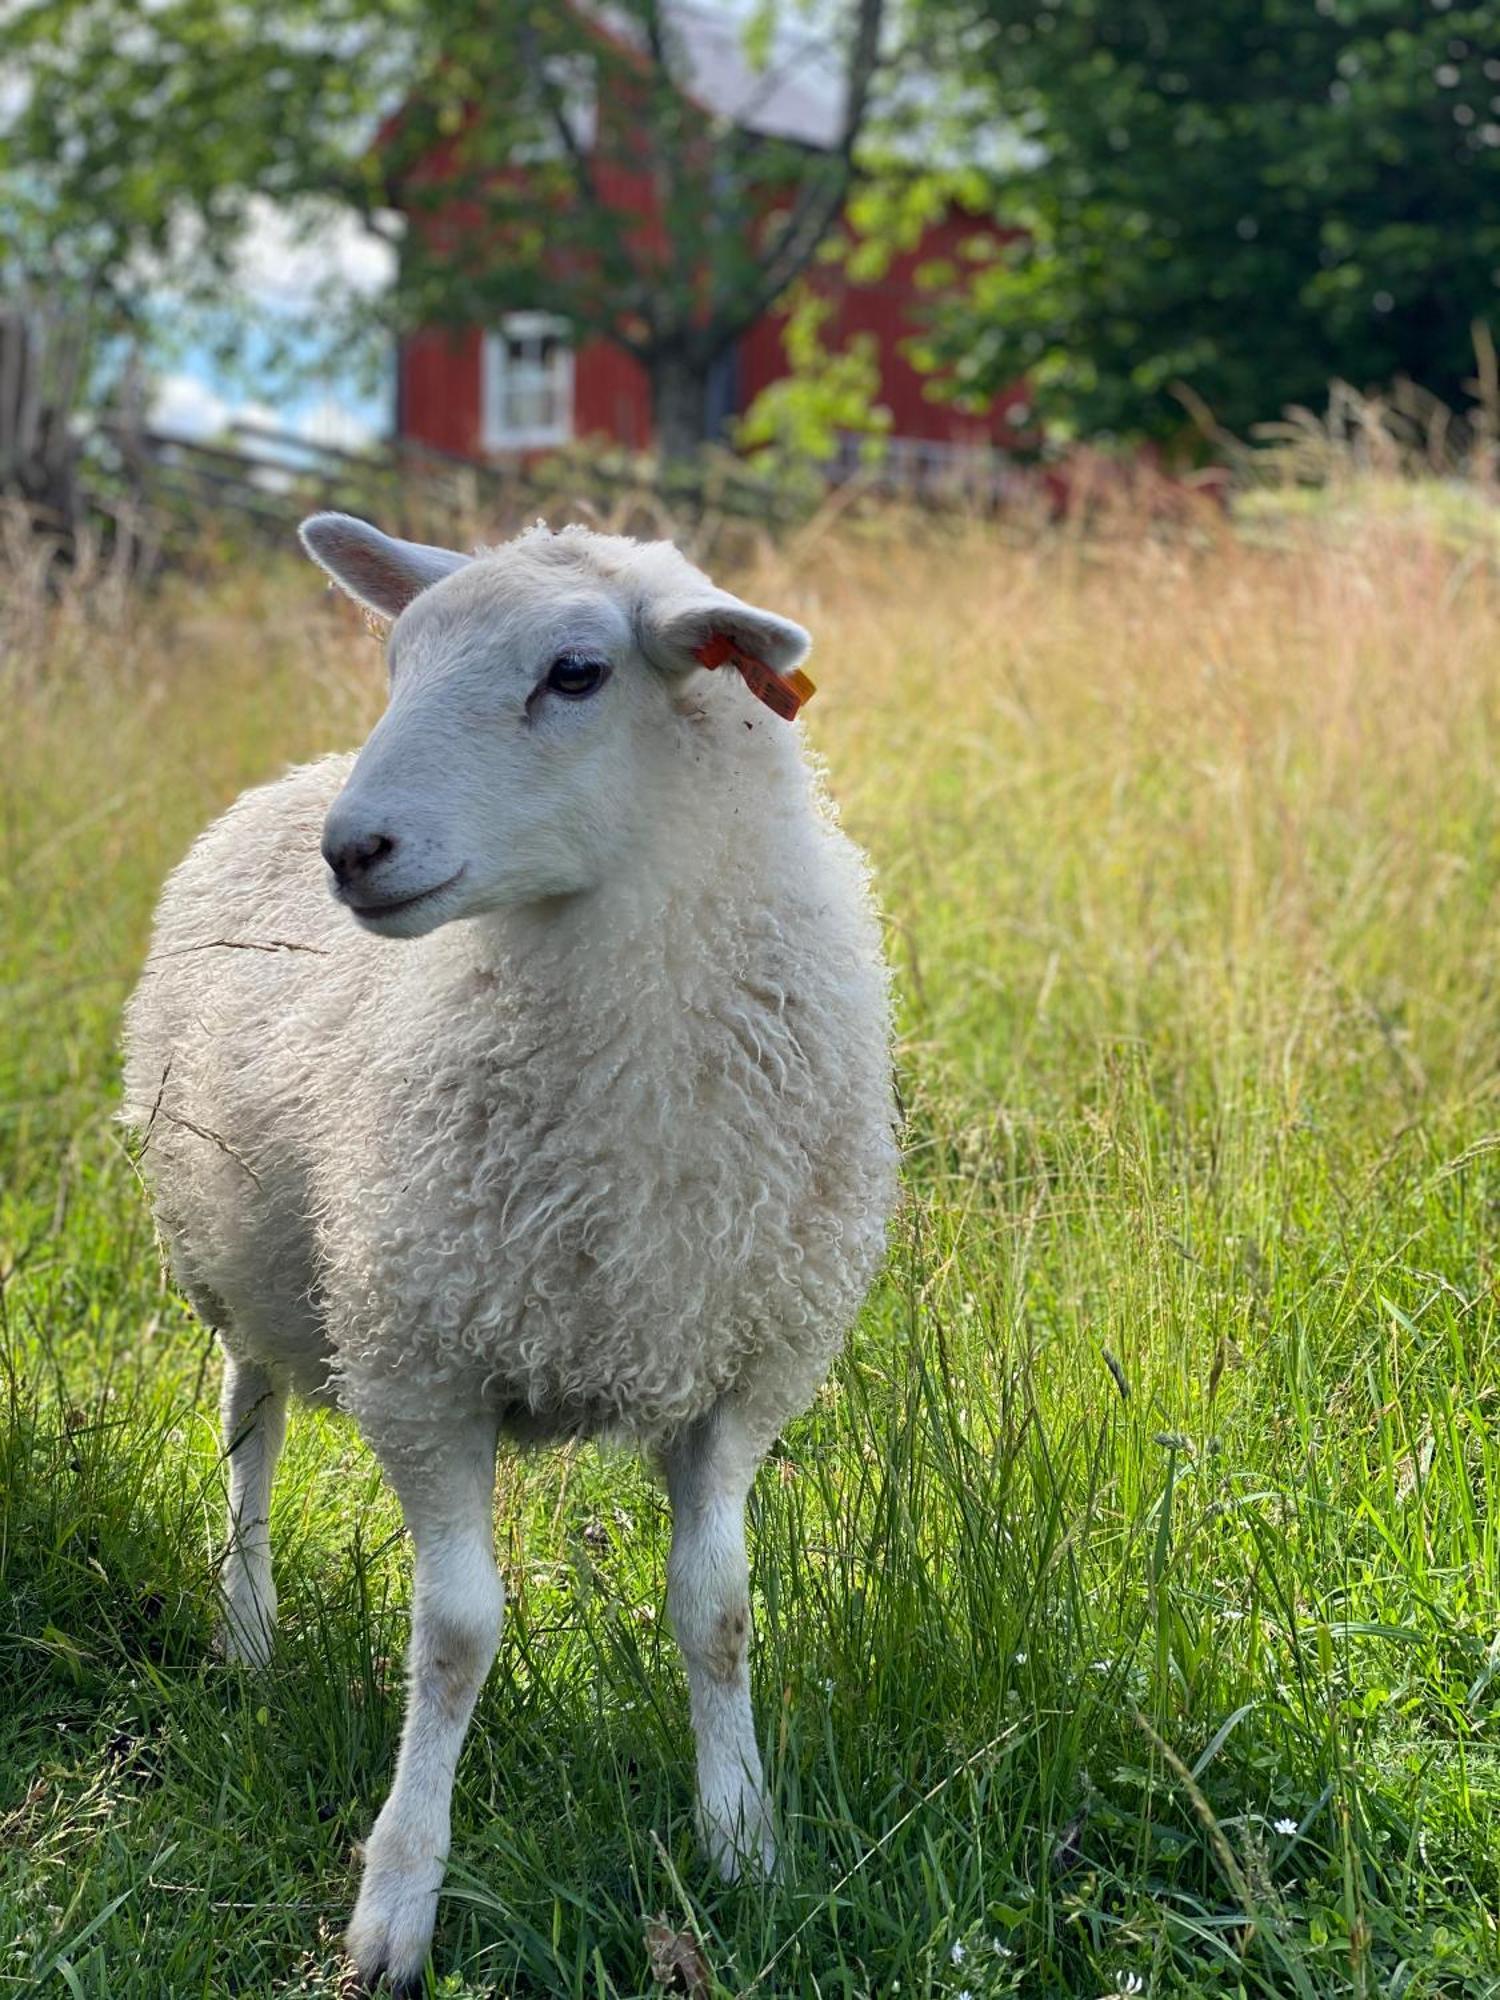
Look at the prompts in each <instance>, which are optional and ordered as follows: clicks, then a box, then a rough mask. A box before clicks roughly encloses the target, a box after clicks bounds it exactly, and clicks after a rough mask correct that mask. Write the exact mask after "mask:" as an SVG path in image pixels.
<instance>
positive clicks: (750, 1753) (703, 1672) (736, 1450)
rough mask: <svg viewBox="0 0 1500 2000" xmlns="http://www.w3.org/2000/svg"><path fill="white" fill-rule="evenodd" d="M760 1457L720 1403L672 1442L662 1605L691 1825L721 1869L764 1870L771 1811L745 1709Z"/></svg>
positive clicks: (770, 1859) (771, 1851) (730, 1875)
mask: <svg viewBox="0 0 1500 2000" xmlns="http://www.w3.org/2000/svg"><path fill="white" fill-rule="evenodd" d="M760 1457H761V1454H760V1452H759V1451H758V1450H756V1449H755V1447H754V1445H753V1444H752V1442H751V1439H750V1437H749V1436H748V1434H747V1432H746V1430H745V1428H744V1426H743V1424H742V1423H741V1421H740V1420H739V1418H738V1417H737V1416H736V1414H735V1413H734V1411H733V1409H732V1408H731V1407H729V1406H726V1405H722V1404H721V1405H720V1407H719V1408H718V1409H717V1410H715V1411H713V1412H712V1413H711V1414H710V1415H709V1416H708V1417H706V1418H704V1419H703V1420H702V1421H701V1422H699V1423H697V1424H694V1425H692V1426H691V1427H690V1429H688V1430H687V1431H685V1432H684V1433H683V1435H682V1436H681V1437H679V1438H676V1439H674V1440H673V1441H672V1443H671V1445H670V1446H669V1447H668V1448H667V1451H666V1454H665V1460H666V1474H667V1490H668V1492H669V1493H670V1495H671V1499H672V1549H671V1554H670V1555H669V1557H668V1560H667V1610H668V1613H669V1615H670V1617H671V1620H672V1627H673V1630H674V1631H675V1632H676V1634H677V1643H678V1645H679V1646H680V1647H681V1649H682V1656H683V1660H684V1663H685V1665H686V1667H687V1681H688V1697H689V1701H690V1704H691V1708H692V1717H693V1734H694V1736H695V1738H696V1739H697V1752H698V1826H699V1831H700V1833H701V1835H702V1837H703V1842H704V1845H705V1846H706V1847H707V1849H708V1852H709V1855H710V1857H711V1859H712V1860H713V1861H714V1862H715V1864H716V1865H717V1867H718V1869H719V1871H720V1873H721V1874H722V1875H724V1877H725V1878H726V1879H727V1880H729V1881H734V1880H735V1879H736V1878H737V1877H738V1876H739V1875H741V1874H742V1873H747V1872H748V1873H752V1874H759V1875H769V1874H770V1873H771V1872H772V1871H773V1869H774V1868H775V1865H776V1849H775V1843H774V1841H773V1839H772V1833H771V1809H770V1805H769V1803H768V1801H767V1799H766V1792H765V1783H764V1780H763V1778H762V1776H761V1765H760V1751H759V1750H758V1749H757V1747H756V1742H755V1720H754V1717H753V1716H752V1714H751V1710H750V1667H749V1650H750V1568H749V1563H748V1561H747V1558H746V1555H745V1502H746V1499H747V1498H748V1496H749V1492H750V1487H751V1484H752V1483H753V1481H754V1479H755V1473H756V1468H757V1466H758V1465H759V1463H760Z"/></svg>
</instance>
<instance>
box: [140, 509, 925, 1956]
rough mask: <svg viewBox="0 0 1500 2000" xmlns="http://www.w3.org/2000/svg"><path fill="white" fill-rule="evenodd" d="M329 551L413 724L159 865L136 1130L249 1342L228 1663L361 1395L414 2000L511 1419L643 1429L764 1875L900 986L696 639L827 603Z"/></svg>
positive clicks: (728, 1763) (722, 1776) (637, 1432)
mask: <svg viewBox="0 0 1500 2000" xmlns="http://www.w3.org/2000/svg"><path fill="white" fill-rule="evenodd" d="M302 536H303V540H304V542H305V544H306V546H307V548H308V550H309V551H310V552H311V554H312V555H313V556H314V557H315V559H316V560H317V561H318V562H319V563H321V564H322V565H323V567H324V568H325V569H327V570H328V571H329V573H330V574H331V575H332V576H333V577H334V578H335V579H336V580H337V581H338V582H339V583H340V584H341V585H342V586H343V587H344V589H345V590H346V591H348V592H349V593H350V595H351V596H353V597H355V598H356V599H358V600H359V601H360V602H361V603H362V604H364V605H366V606H368V607H369V608H370V609H372V610H373V611H375V612H377V613H379V614H381V615H383V616H385V617H388V618H394V619H395V625H394V627H393V629H392V631H391V635H390V674H391V696H390V703H389V706H388V708H387V711H386V713H385V715H384V717H383V718H382V719H381V721H380V723H379V724H378V726H377V727H376V729H375V731H374V733H373V734H372V735H371V737H370V739H369V741H368V742H367V743H366V744H365V746H364V748H363V750H362V751H360V753H359V755H358V756H357V757H347V756H335V757H328V758H325V759H323V760H322V761H321V762H319V763H315V764H310V765H307V766H304V767H303V768H301V769H298V770H294V771H291V772H290V773H288V775H287V776H285V777H283V778H281V779H280V780H279V781H278V782H276V783H274V784H271V785H267V786H264V787H263V788H261V789H259V790H256V791H251V792H247V793H246V794H245V795H244V796H243V797H242V798H240V799H239V800H238V801H237V802H236V803H235V804H234V805H233V806H231V807H230V809H229V811H228V812H227V813H225V814H224V816H223V818H222V819H220V820H218V821H217V822H216V823H215V824H214V825H213V826H211V827H210V828H209V829H208V831H207V832H206V833H204V834H203V835H202V836H201V838H200V839H199V840H198V842H197V843H196V845H195V846H194V847H193V849H192V851H191V853H190V854H189V855H188V857H187V859H186V860H185V861H184V862H183V863H182V864H181V866H180V867H179V868H178V869H177V870H176V871H175V873H174V874H173V875H172V876H171V878H170V880H169V881H168V883H167V886H166V888H165V890H164V892H163V895H162V899H161V904H160V907H159V909H158V911H157V916H156V928H155V933H154V937H153V941H152V947H151V953H150V957H149V959H148V962H147V966H146V969H145V972H144V974H143V976H142V979H141V982H140V985H139V986H138V988H137V990H136V993H135V996H134V998H133V1000H132V1002H131V1005H130V1011H129V1017H128V1024H127V1060H126V1105H125V1112H124V1116H125V1117H126V1118H127V1119H128V1120H130V1121H131V1122H132V1123H134V1124H135V1125H136V1126H137V1128H138V1129H139V1130H141V1131H143V1132H145V1133H146V1134H147V1141H146V1146H145V1150H144V1159H145V1163H146V1166H147V1168H148V1170H149V1172H150V1173H151V1175H152V1178H153V1181H154V1186H155V1198H156V1210H157V1216H158V1219H159V1222H160V1226H161V1229H162V1232H163V1234H164V1236H165V1238H166V1240H167V1243H168V1245H169V1247H170V1249H171V1252H172V1256H173V1260H174V1263H175V1267H176V1271H177V1274H178V1277H179V1279H180V1281H181V1283H182V1285H183V1288H184V1289H185V1291H186V1292H187V1294H188V1296H189V1297H190V1298H191V1299H192V1301H193V1303H194V1304H195V1306H196V1307H197V1309H198V1311H199V1312H200V1313H201V1314H202V1316H203V1317H204V1319H205V1320H206V1321H207V1322H208V1323H209V1324H211V1325H212V1326H214V1327H216V1328H217V1329H218V1331H219V1333H220V1336H221V1338H222V1341H223V1345H224V1348H225V1351H226V1357H227V1358H226V1367H225V1379H224V1393H223V1405H222V1414H223V1423H224V1433H225V1438H226V1445H227V1450H228V1463H229V1540H228V1547H227V1551H226V1555H225V1559H224V1566H223V1577H222V1589H223V1598H224V1620H225V1623H224V1644H225V1646H226V1649H227V1651H228V1652H229V1654H230V1655H231V1656H232V1657H234V1658H237V1659H239V1660H242V1661H246V1662H251V1663H259V1662H262V1661H264V1660H265V1658H266V1657H267V1653H268V1650H269V1645H270V1639H271V1633H272V1630H273V1625H274V1619H275V1606H276V1594H275V1590H274V1588H273V1585H272V1580H271V1563H270V1546H269V1536H268V1528H267V1522H268V1515H269V1508H270V1493H271V1479H272V1474H273V1471H274V1468H275V1463H276V1457H277V1453H278V1451H279V1449H280V1445H281V1441H282V1435H283V1431H284V1426H285V1410H286V1399H287V1395H288V1392H289V1391H290V1390H296V1391H298V1392H300V1393H301V1394H302V1395H304V1396H306V1397H308V1398H310V1399H312V1400H314V1401H319V1402H324V1403H336V1404H338V1405H339V1406H340V1407H342V1408H344V1409H346V1410H348V1411H350V1412H352V1414H353V1415H354V1417H355V1418H356V1419H357V1421H358V1423H359V1426H360V1428H361V1430H362V1431H363V1433H364V1435H365V1437H366V1438H367V1439H368V1440H369V1442H370V1444H371V1445H372V1447H373V1448H374V1450H375V1452H376V1454H377V1455H378V1457H379V1459H380V1462H381V1465H382V1467H383V1468H384V1470H385V1472H386V1474H387V1476H388V1477H389V1479H390V1480H391V1482H392V1484H393V1485H394V1487H395V1489H396V1491H397V1493H398V1495H399V1497H400V1501H401V1505H402V1508H403V1511H404V1513H405V1518H406V1521H407V1525H408V1527H409V1528H410V1530H411V1535H412V1539H413V1543H414V1545H415V1557H416V1571H415V1586H414V1605H413V1613H412V1635H411V1643H410V1647H409V1654H408V1667H409V1683H410V1685H409V1693H408V1699H407V1707H406V1715H405V1723H404V1728H403V1732H402V1738H401V1749H400V1755H399V1758H398V1761H397V1766H396V1777H395V1783H394V1785H393V1787H392V1790H391V1792H390V1796H389V1797H388V1799H387V1801H386V1804H385V1806H384V1808H383V1810H382V1811H381V1813H380V1815H379V1817H378V1819H377V1820H376V1822H375V1827H374V1831H373V1832H372V1834H371V1836H370V1839H369V1842H368V1844H367V1847H366V1853H365V1863H364V1874H363V1879H362V1883H361V1887H360V1892H359V1898H358V1902H357V1905H356V1908H355V1911H354V1916H353V1920H352V1922H351V1925H350V1929H349V1948H350V1951H351V1954H352V1956H353V1958H354V1960H355V1962H356V1964H357V1966H358V1969H359V1971H360V1973H361V1975H362V1976H363V1977H364V1978H365V1979H367V1980H371V1981H373V1980H374V1979H376V1978H378V1977H379V1976H380V1975H381V1974H382V1973H384V1974H385V1975H386V1976H387V1977H388V1978H389V1979H390V1980H391V1982H392V1984H393V1985H396V1986H398V1987H402V1986H410V1985H412V1984H414V1983H416V1982H419V1981H420V1978H421V1974H422V1967H423V1965H424V1962H425V1960H426V1957H427V1953H428V1948H429V1945H430V1941H431V1935H432V1928H433V1920H434V1915H435V1911H436V1905H437V1895H438V1889H439V1886H440V1883H441V1880H442V1875H443V1867H444V1862H445V1859H446V1856H447V1852H448V1844H449V1808H450V1799H451V1793H452V1785H453V1774H454V1767H455V1765H456V1763H457V1760H458V1755H459V1749H460V1746H461V1744H462V1741H463V1737H464V1732H465V1729H466V1727H467V1725H468V1720H469V1715H470V1712H471V1710H472V1708H473V1706H474V1702H475V1699H476V1697H477V1695H478V1692H479V1688H480V1685H481V1683H482V1682H483V1680H484V1677H485V1675H486V1673H487V1672H488V1670H489V1667H490V1663H491V1661H492V1660H493V1658H494V1654H495V1648H496V1644H497V1641H498V1637H499V1627H500V1615H501V1606H502V1601H503V1593H502V1587H501V1581H500V1577H499V1575H498V1573H497V1570H496V1567H495V1559H494V1553H493V1547H492V1518H491V1517H492V1510H493V1486H494V1472H495V1456H496V1448H497V1441H498V1440H499V1439H500V1438H505V1439H507V1440H511V1441H527V1442H529V1441H544V1440H551V1439H563V1438H575V1437H593V1436H604V1437H615V1438H624V1439H629V1440H633V1441H634V1442H636V1443H637V1444H638V1445H640V1446H641V1447H642V1448H644V1449H648V1450H650V1451H652V1452H653V1453H654V1454H656V1455H658V1456H659V1458H660V1460H661V1462H662V1465H663V1467H664V1470H665V1475H666V1482H667V1487H668V1491H669V1494H670V1498H671V1503H672V1512H673V1526H672V1543H671V1553H670V1557H669V1562H668V1584H667V1601H668V1609H669V1612H670V1615H671V1618H672V1622H673V1626H674V1629H675V1632H676V1634H677V1638H678V1641H679V1644H680V1646H681V1649H682V1653H683V1655H684V1658H685V1661H686V1666H687V1677H688V1686H689V1691H690V1697H691V1710H692V1720H693V1728H694V1732H695V1735H696V1739H697V1762H698V1802H699V1823H700V1827H701V1830H702V1834H703V1838H704V1840H705V1842H706V1845H707V1846H708V1848H709V1850H710V1853H711V1854H712V1856H713V1858H714V1859H715V1861H716V1862H717V1864H718V1865H719V1867H720V1868H721V1869H722V1871H723V1872H724V1874H725V1875H726V1876H729V1877H733V1876H734V1875H735V1874H736V1873H737V1872H738V1871H739V1870H740V1869H742V1868H748V1869H755V1870H761V1871H764V1870H768V1869H769V1868H771V1867H772V1866H773V1864H774V1849H773V1844H772V1832H771V1825H770V1817H769V1810H768V1806H767V1801H766V1795H765V1790H764V1785H763V1781H762V1775H761V1762H760V1755H759V1752H758V1750H757V1748H756V1741H755V1734H754V1726H753V1722H752V1718H751V1712H750V1697H749V1682H748V1672H747V1646H748V1637H749V1595H748V1570H747V1564H746V1556H745V1539H744V1508H745V1501H746V1497H747V1494H748V1492H749V1488H750V1485H751V1482H752V1480H753V1478H754V1476H755V1472H756V1468H757V1467H758V1465H759V1464H760V1462H761V1459H762V1458H763V1457H764V1455H765V1453H766V1451H767V1449H768V1447H769V1446H770V1444H771V1442H772V1440H773V1439H774V1437H775V1435H776V1433H777V1431H778V1430H779V1428H780V1427H781V1426H782V1425H783V1424H784V1423H785V1422H786V1420H787V1419H788V1418H789V1417H791V1416H793V1415H795V1414H796V1413H797V1412H799V1411H801V1410H802V1409H804V1408H805V1407H806V1406H807V1404H808V1403H809V1401H810V1400H811V1398H812V1396H813V1394H814V1393H815V1391H816V1389H817V1387H818V1384H819V1383H820V1382H821V1381H822V1379H823V1377H824V1375H825V1374H826V1372H827V1370H828V1368H829V1366H830V1364H831V1362H832V1359H833V1357H834V1355H835V1353H836V1351H837V1349H838V1347H839V1345H840V1342H841V1340H842V1338H843V1336H844V1334H845V1332H846V1330H847V1328H848V1326H849V1324H850V1322H851V1320H852V1318H853V1316H854V1314H855V1312H856V1310H857V1309H858V1306H859V1303H860V1301H861V1298H862V1297H863V1295H864V1292H865V1290H866V1288H867V1286H868V1285H869V1283H870V1280H871V1277H872V1275H873V1273H874V1272H875V1270H876V1267H877V1265H878V1263H879V1260H880V1257H881V1254H882V1247H883V1242H884V1234H885V1226H886V1221H887V1218H888V1216H889V1214H890V1211H891V1208H892V1204H893V1200H894V1195H895V1178H896V1149H895V1142H894V1136H893V1110H892V1095H891V1083H890V1068H889V1048H888V1043H889V1029H888V1009H887V990H886V977H885V972H884V968H883V965H882V958H881V950H880V941H879V935H878V929H877V923H876V918H875V914H874V911H873V908H872V905H871V900H870V896H869V893H868V888H867V883H866V876H865V869H864V866H863V863H862V861H861V858H860V856H859V854H858V852H857V851H856V849H855V848H854V847H853V846H852V845H851V844H850V843H849V841H848V840H846V839H845V838H844V837H843V835H842V834H840V833H839V832H838V830H837V828H836V827H835V825H834V824H833V822H832V819H831V816H830V814H829V812H828V809H827V807H826V804H825V802H824V800H823V798H822V797H821V794H820V788H819V785H818V782H817V780H816V778H815V776H814V774H813V773H812V771H811V770H810V768H809V765H808V762H807V759H806V757H805V755H804V753H803V749H802V745H801V741H800V732H799V731H798V730H796V729H795V728H791V727H788V725H787V723H786V721H784V720H782V719H780V717H779V716H778V715H777V714H775V713H773V712H772V711H771V709H770V708H768V707H767V706H766V705H764V702H763V701H758V700H757V699H756V698H755V696H754V695H753V694H752V693H751V692H750V686H749V681H750V680H751V679H752V678H753V671H754V670H753V668H747V669H746V673H745V677H744V678H742V677H741V675H740V674H737V673H735V672H733V671H719V672H708V671H706V670H705V668H704V666H703V665H701V664H700V660H699V655H700V653H701V652H702V651H703V650H704V648H705V647H708V648H709V649H710V650H709V655H708V656H709V658H710V659H713V658H716V657H718V656H719V655H720V654H722V653H724V652H725V651H726V650H727V648H726V646H725V645H724V644H723V643H722V641H727V642H728V643H729V646H731V647H733V648H736V649H739V650H740V652H742V653H743V654H748V655H752V656H758V657H759V659H760V660H762V661H764V662H765V663H767V664H768V665H769V667H770V668H771V669H772V670H773V674H774V675H776V676H786V675H788V674H790V673H791V671H792V670H793V669H794V668H795V666H796V663H797V661H798V660H799V659H800V658H801V657H802V656H803V654H804V652H805V651H806V648H807V643H808V641H807V635H806V633H805V632H803V630H802V629H801V627H800V626H797V625H794V624H792V623H791V622H790V621H789V620H787V619H785V618H780V617H777V616H775V615H773V614H772V613H770V612H767V611H761V610H757V609H755V608H754V607H753V606H751V605H748V604H745V603H743V602H741V601H740V600H739V599H738V598H735V597H732V596H730V595H729V594H727V593H726V592H724V591H722V590H719V589H716V588H715V587H714V585H713V584H711V583H710V582H709V580H708V579H707V578H706V577H705V576H704V575H703V574H702V573H701V572H700V571H698V570H697V569H695V568H694V567H693V566H692V565H691V564H690V563H688V562H687V561H686V560H685V559H684V558H683V557H682V556H681V555H680V554H679V553H678V551H677V550H676V549H674V548H673V547H672V546H671V545H670V544H667V543H654V544H640V543H636V542H632V541H627V540H624V539H622V538H619V537H616V536H605V535H597V534H592V533H590V532H588V531H586V530H583V529H578V528H570V529H566V530H564V531H562V532H561V533H558V534H551V533H549V532H547V531H546V530H545V529H544V528H540V527H539V528H538V529H536V530H533V531H532V532H530V533H527V534H525V535H523V536H521V537H520V538H519V539H518V540H517V541H514V542H512V543H509V544H507V545H506V546H504V547H502V548H498V549H491V550H485V551H482V552H480V553H479V554H478V555H476V556H474V557H472V558H471V557H466V556H463V555H459V554H455V553H453V552H450V551H448V550H444V549H434V548H426V547H421V546H418V545H416V544H413V543H409V542H400V541H395V540H392V539H391V538H390V537H388V536H386V535H383V534H381V533H379V532H378V531H377V530H376V529H374V528H371V527H369V526H367V525H365V524H364V523H363V522H360V521H356V520H353V519H351V518H350V517H348V516H347V515H340V514H320V515H316V516H315V517H314V518H313V519H311V520H310V521H308V522H307V523H305V525H304V527H303V530H302ZM781 685H782V683H781V681H780V680H779V679H777V680H775V681H773V684H772V689H771V692H772V693H773V695H774V694H775V692H777V690H778V689H779V688H780V687H781ZM320 847H321V855H322V858H321V859H320ZM325 862H326V864H327V865H326V866H325V865H324V864H325ZM330 884H332V887H333V894H332V895H330V894H329V887H330ZM397 940H402V942H396V941H397Z"/></svg>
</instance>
